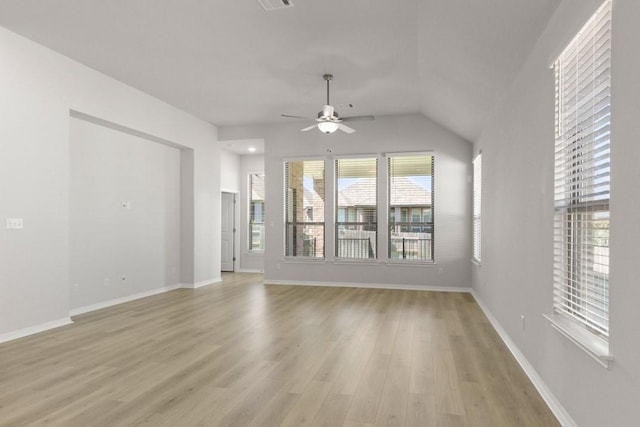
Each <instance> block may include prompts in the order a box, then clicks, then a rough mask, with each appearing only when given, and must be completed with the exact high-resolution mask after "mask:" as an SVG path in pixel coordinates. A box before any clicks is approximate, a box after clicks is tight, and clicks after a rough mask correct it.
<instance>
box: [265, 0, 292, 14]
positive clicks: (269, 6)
mask: <svg viewBox="0 0 640 427" xmlns="http://www.w3.org/2000/svg"><path fill="white" fill-rule="evenodd" d="M258 3H260V6H262V8H263V9H264V10H266V11H267V12H270V11H272V10H277V9H284V8H287V7H293V3H292V2H291V0H258Z"/></svg>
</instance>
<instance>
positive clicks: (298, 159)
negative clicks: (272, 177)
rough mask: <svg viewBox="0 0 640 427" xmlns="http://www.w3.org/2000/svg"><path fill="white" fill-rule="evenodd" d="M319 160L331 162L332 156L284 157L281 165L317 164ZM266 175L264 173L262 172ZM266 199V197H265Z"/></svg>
mask: <svg viewBox="0 0 640 427" xmlns="http://www.w3.org/2000/svg"><path fill="white" fill-rule="evenodd" d="M318 160H323V161H325V162H326V161H327V160H331V158H330V156H323V155H319V156H303V157H282V158H281V163H285V162H305V161H311V162H315V161H318ZM262 173H264V172H262ZM265 197H266V196H265Z"/></svg>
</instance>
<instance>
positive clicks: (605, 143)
mask: <svg viewBox="0 0 640 427" xmlns="http://www.w3.org/2000/svg"><path fill="white" fill-rule="evenodd" d="M603 13H604V14H605V15H602V14H603ZM611 13H612V2H611V0H605V1H604V2H603V3H602V4H601V5H600V6H599V7H598V9H597V11H596V12H595V13H594V14H593V15H592V16H591V17H590V18H589V19H588V20H587V22H586V23H585V24H584V25H583V26H582V28H581V29H580V31H578V32H577V34H576V36H575V37H574V38H573V39H572V40H571V41H570V42H569V43H568V44H567V45H566V47H565V49H564V50H563V51H562V53H561V54H560V55H559V56H558V58H557V59H556V60H555V61H554V63H553V67H552V68H553V71H554V75H555V80H556V84H555V114H556V120H555V122H556V123H555V124H556V130H555V161H554V175H555V177H554V244H553V249H554V252H553V253H554V256H553V261H554V265H553V269H554V280H553V314H552V315H545V317H546V318H547V319H548V320H549V321H550V322H551V325H552V326H553V327H554V328H555V329H556V330H558V331H559V332H560V333H562V334H563V335H564V336H566V337H567V338H568V339H569V340H571V341H572V342H574V343H575V344H577V345H578V346H579V347H580V348H581V349H583V350H585V351H586V352H587V353H588V354H589V355H590V356H591V357H593V358H594V359H595V360H596V361H598V362H599V363H600V364H601V365H603V366H605V367H608V366H609V363H610V361H611V360H612V358H611V355H610V353H609V340H608V336H609V319H610V311H609V304H608V300H609V297H608V295H609V288H610V286H609V251H608V248H609V225H610V216H609V215H610V176H611V166H610V146H611V134H610V124H611V26H612V23H611ZM585 58H586V61H585ZM589 62H591V67H590V68H588V67H587V68H584V69H580V68H579V66H580V65H584V64H585V63H587V64H588V63H589ZM565 64H568V65H565ZM576 64H577V65H576ZM596 65H597V66H596ZM572 67H573V68H572ZM565 68H566V69H565ZM567 76H570V78H569V79H567ZM565 79H566V80H565ZM567 101H571V102H567ZM565 109H566V110H567V111H568V112H567V111H565ZM567 118H568V119H567ZM598 212H601V213H604V215H603V218H604V217H606V220H604V221H603V220H602V219H598V215H597V213H598ZM604 222H606V239H605V238H604V237H602V236H604V234H605V233H604V232H603V230H605V228H604V227H603V224H604ZM597 231H600V233H596V232H597ZM605 240H606V246H605V245H604V244H603V243H602V242H604V241H605ZM597 248H601V249H600V250H599V251H596V249H597ZM602 248H606V256H603V254H604V251H603V250H602ZM605 270H606V273H605ZM590 273H593V274H592V275H590ZM605 276H606V278H605ZM600 281H602V283H599V282H600ZM605 282H606V284H604V283H605ZM598 286H601V287H602V288H603V289H604V292H602V295H600V294H598V293H597V292H596V291H598V289H596V288H598ZM605 288H606V289H605ZM596 294H597V295H596ZM600 313H602V314H600ZM598 317H599V318H600V319H601V321H596V320H594V319H596V318H598Z"/></svg>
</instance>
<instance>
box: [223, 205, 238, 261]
mask: <svg viewBox="0 0 640 427" xmlns="http://www.w3.org/2000/svg"><path fill="white" fill-rule="evenodd" d="M235 206H236V195H235V194H233V193H222V215H221V218H222V221H221V222H222V253H221V260H222V262H221V266H220V270H222V271H233V261H234V260H235V259H234V253H233V252H234V250H233V242H234V234H235V231H236V230H235V224H234V218H235Z"/></svg>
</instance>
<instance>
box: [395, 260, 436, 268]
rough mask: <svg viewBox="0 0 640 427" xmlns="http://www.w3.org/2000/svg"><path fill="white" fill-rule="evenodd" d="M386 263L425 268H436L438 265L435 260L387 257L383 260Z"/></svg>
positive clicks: (396, 265)
mask: <svg viewBox="0 0 640 427" xmlns="http://www.w3.org/2000/svg"><path fill="white" fill-rule="evenodd" d="M382 263H383V264H384V265H388V266H390V267H424V268H434V267H437V266H438V263H437V262H435V261H419V260H415V261H414V260H401V259H387V260H385V261H382Z"/></svg>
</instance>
